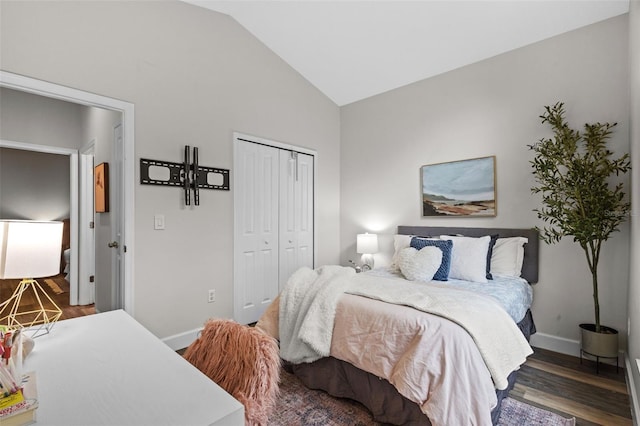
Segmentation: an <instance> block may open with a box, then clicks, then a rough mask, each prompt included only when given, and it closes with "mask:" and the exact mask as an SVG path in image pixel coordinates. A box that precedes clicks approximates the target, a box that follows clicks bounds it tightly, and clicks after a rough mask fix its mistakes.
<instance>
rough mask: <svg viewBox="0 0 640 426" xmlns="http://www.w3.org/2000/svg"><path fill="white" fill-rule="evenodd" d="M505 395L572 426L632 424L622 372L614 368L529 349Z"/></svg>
mask: <svg viewBox="0 0 640 426" xmlns="http://www.w3.org/2000/svg"><path fill="white" fill-rule="evenodd" d="M533 349H534V354H533V355H531V356H530V357H529V359H528V360H527V362H526V363H525V365H523V366H522V368H521V369H520V372H519V373H518V379H517V381H516V385H515V387H514V389H513V390H512V391H511V392H510V394H509V396H510V397H512V398H514V399H517V400H520V401H523V402H526V403H527V404H531V405H534V406H536V407H540V408H544V409H545V410H549V411H552V412H554V413H557V414H560V415H561V416H563V417H575V418H576V425H578V426H592V425H606V426H613V425H632V424H633V423H632V420H631V408H630V400H629V394H628V389H627V384H626V382H625V377H626V376H625V374H626V373H625V371H624V369H623V368H620V369H619V371H618V373H616V367H615V365H608V364H602V363H601V364H600V371H599V374H596V365H595V362H594V361H590V360H586V359H583V361H582V364H580V358H577V357H572V356H569V355H564V354H559V353H556V352H551V351H547V350H544V349H539V348H533Z"/></svg>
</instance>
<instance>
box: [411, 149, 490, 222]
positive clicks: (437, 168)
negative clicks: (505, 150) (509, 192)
mask: <svg viewBox="0 0 640 426" xmlns="http://www.w3.org/2000/svg"><path fill="white" fill-rule="evenodd" d="M420 177H421V186H422V216H423V217H426V216H440V217H445V216H449V217H461V216H462V217H470V216H495V215H496V157H495V156H491V157H482V158H473V159H470V160H461V161H451V162H448V163H439V164H430V165H426V166H422V167H421V169H420Z"/></svg>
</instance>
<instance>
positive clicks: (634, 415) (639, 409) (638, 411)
mask: <svg viewBox="0 0 640 426" xmlns="http://www.w3.org/2000/svg"><path fill="white" fill-rule="evenodd" d="M635 361H636V362H637V363H638V366H637V367H636V365H635V364H636V362H632V361H631V359H629V355H628V354H626V353H625V356H624V367H625V371H626V373H627V389H628V391H629V400H630V401H631V419H632V420H633V424H634V425H635V426H638V419H639V417H638V416H640V404H638V394H637V393H636V385H635V383H634V380H633V369H634V368H639V369H640V361H639V360H637V359H636V360H635Z"/></svg>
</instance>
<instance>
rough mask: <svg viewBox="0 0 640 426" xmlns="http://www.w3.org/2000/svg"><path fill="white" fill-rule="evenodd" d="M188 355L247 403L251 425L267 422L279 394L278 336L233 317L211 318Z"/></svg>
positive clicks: (202, 369)
mask: <svg viewBox="0 0 640 426" xmlns="http://www.w3.org/2000/svg"><path fill="white" fill-rule="evenodd" d="M184 358H185V359H186V360H187V361H189V362H190V363H191V364H193V365H194V366H195V367H196V368H197V369H198V370H200V371H202V372H203V373H204V374H205V375H206V376H207V377H209V378H210V379H211V380H213V381H214V382H216V383H217V384H218V385H219V386H220V387H222V388H223V389H224V390H226V391H227V392H229V393H230V394H231V395H233V397H234V398H235V399H237V400H238V401H240V402H241V403H242V405H244V411H245V423H246V424H247V425H266V424H267V421H268V418H269V415H270V414H271V413H272V412H273V409H274V407H275V404H276V400H277V397H278V392H279V387H278V382H279V380H280V354H279V351H278V344H277V342H276V340H275V339H273V338H272V337H270V336H268V335H266V334H265V333H263V332H261V331H259V330H257V329H255V328H253V327H249V326H244V325H240V324H238V323H237V322H235V321H231V320H215V319H212V320H209V321H207V322H206V323H205V326H204V329H203V330H202V334H201V335H200V337H198V339H196V340H195V341H194V342H193V343H192V344H191V345H190V346H189V347H188V348H187V350H186V351H185V353H184Z"/></svg>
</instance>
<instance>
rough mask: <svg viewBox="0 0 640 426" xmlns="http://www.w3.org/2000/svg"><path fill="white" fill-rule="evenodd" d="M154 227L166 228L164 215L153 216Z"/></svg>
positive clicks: (157, 228)
mask: <svg viewBox="0 0 640 426" xmlns="http://www.w3.org/2000/svg"><path fill="white" fill-rule="evenodd" d="M153 229H156V230H159V229H164V215H163V214H157V215H155V216H153Z"/></svg>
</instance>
